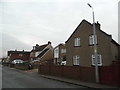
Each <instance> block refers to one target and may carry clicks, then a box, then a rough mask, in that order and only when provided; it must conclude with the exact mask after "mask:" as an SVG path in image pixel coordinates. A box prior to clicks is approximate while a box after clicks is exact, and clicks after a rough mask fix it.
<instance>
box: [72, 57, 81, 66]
mask: <svg viewBox="0 0 120 90" xmlns="http://www.w3.org/2000/svg"><path fill="white" fill-rule="evenodd" d="M73 65H80V56H79V55H75V56H73Z"/></svg>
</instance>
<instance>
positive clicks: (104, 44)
mask: <svg viewBox="0 0 120 90" xmlns="http://www.w3.org/2000/svg"><path fill="white" fill-rule="evenodd" d="M95 38H96V42H97V54H98V55H97V59H98V65H99V66H110V65H111V64H112V62H113V61H119V59H120V49H119V48H120V45H119V44H118V43H117V42H116V41H115V40H113V39H112V36H111V35H109V34H107V33H105V32H104V31H102V30H101V28H100V24H99V23H98V22H97V23H96V37H95ZM66 61H67V63H66V64H67V65H68V66H74V65H78V66H85V67H92V66H94V65H95V55H94V36H93V24H91V23H89V22H88V21H86V20H83V21H82V22H81V23H80V24H79V25H78V27H77V28H76V29H75V31H74V32H73V33H72V35H71V36H70V37H69V38H68V40H67V41H66Z"/></svg>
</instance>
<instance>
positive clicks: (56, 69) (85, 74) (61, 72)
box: [39, 65, 95, 82]
mask: <svg viewBox="0 0 120 90" xmlns="http://www.w3.org/2000/svg"><path fill="white" fill-rule="evenodd" d="M39 73H40V74H47V75H53V76H59V77H67V78H71V79H77V80H78V79H79V80H83V81H89V82H95V69H94V68H93V67H91V68H90V67H80V66H74V67H73V66H54V65H40V67H39Z"/></svg>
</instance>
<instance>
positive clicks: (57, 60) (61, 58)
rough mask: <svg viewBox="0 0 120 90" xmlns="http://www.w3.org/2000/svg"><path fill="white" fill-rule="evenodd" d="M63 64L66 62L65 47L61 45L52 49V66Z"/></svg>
mask: <svg viewBox="0 0 120 90" xmlns="http://www.w3.org/2000/svg"><path fill="white" fill-rule="evenodd" d="M63 62H66V47H65V44H62V43H61V44H59V45H58V46H56V47H55V48H54V64H56V65H62V64H63Z"/></svg>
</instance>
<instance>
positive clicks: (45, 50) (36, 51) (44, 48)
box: [30, 42, 53, 64]
mask: <svg viewBox="0 0 120 90" xmlns="http://www.w3.org/2000/svg"><path fill="white" fill-rule="evenodd" d="M30 60H31V61H32V60H39V61H40V63H41V64H45V63H53V61H52V60H53V47H52V45H51V42H48V43H47V44H44V45H38V44H36V46H33V49H32V50H31V53H30Z"/></svg>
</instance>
